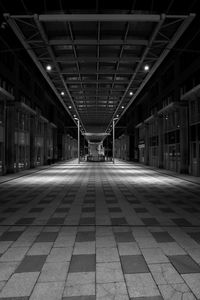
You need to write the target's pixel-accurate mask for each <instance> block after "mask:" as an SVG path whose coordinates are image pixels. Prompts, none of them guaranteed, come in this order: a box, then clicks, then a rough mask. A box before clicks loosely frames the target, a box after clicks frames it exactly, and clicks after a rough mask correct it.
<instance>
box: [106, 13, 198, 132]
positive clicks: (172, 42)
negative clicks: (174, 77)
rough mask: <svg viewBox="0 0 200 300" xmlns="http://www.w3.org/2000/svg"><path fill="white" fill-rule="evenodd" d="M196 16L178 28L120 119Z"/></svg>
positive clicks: (193, 15) (191, 16)
mask: <svg viewBox="0 0 200 300" xmlns="http://www.w3.org/2000/svg"><path fill="white" fill-rule="evenodd" d="M195 16H196V15H195V14H193V13H191V14H189V16H187V18H185V19H184V21H183V23H182V25H181V26H180V27H179V28H178V30H177V31H176V33H175V34H174V36H173V38H172V39H171V40H170V41H169V44H168V45H167V48H165V50H164V51H163V53H162V54H161V56H160V57H159V59H158V61H157V62H156V63H155V64H154V66H153V68H152V69H151V70H150V72H149V73H148V75H147V76H146V78H145V79H144V81H143V82H142V84H141V85H140V87H139V88H138V89H137V91H136V93H135V94H134V96H133V97H132V98H131V100H130V102H129V103H128V105H127V106H126V107H125V109H124V110H123V111H122V113H121V115H120V117H122V116H123V115H124V113H125V112H126V111H127V109H128V108H129V107H130V105H131V104H132V103H133V102H134V100H135V99H136V97H137V96H138V95H139V93H140V92H141V91H142V89H143V88H144V86H145V85H146V83H147V82H148V81H149V79H150V78H151V77H152V75H153V74H154V73H155V71H156V70H157V69H158V67H159V66H160V65H161V63H162V62H163V60H164V59H165V57H166V56H167V55H168V53H169V52H170V51H171V49H172V48H173V47H174V45H175V44H176V42H177V41H178V40H179V39H180V37H181V36H182V34H183V33H184V32H185V30H186V29H187V28H188V26H189V25H190V23H191V22H192V21H193V19H194V18H195ZM118 121H119V119H118V120H117V121H116V123H117V122H118ZM107 129H108V127H107Z"/></svg>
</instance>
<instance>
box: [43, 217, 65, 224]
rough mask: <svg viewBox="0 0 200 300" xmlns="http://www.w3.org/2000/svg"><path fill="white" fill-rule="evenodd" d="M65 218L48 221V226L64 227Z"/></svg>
mask: <svg viewBox="0 0 200 300" xmlns="http://www.w3.org/2000/svg"><path fill="white" fill-rule="evenodd" d="M64 221H65V218H51V219H49V220H48V222H47V225H63V224H64Z"/></svg>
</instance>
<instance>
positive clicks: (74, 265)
mask: <svg viewBox="0 0 200 300" xmlns="http://www.w3.org/2000/svg"><path fill="white" fill-rule="evenodd" d="M95 267H96V261H95V255H94V254H86V255H73V256H72V259H71V262H70V267H69V272H70V273H75V272H95Z"/></svg>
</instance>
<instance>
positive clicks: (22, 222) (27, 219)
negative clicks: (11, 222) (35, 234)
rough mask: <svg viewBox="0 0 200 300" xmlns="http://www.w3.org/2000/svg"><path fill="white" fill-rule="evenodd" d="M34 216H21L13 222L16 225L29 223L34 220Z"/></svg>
mask: <svg viewBox="0 0 200 300" xmlns="http://www.w3.org/2000/svg"><path fill="white" fill-rule="evenodd" d="M34 220H35V218H22V219H20V220H18V221H17V222H15V224H16V225H30V224H32V223H33V222H34Z"/></svg>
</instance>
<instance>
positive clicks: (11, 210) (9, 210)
mask: <svg viewBox="0 0 200 300" xmlns="http://www.w3.org/2000/svg"><path fill="white" fill-rule="evenodd" d="M18 209H19V207H9V208H7V209H6V210H4V211H3V213H12V212H16V211H17V210H18Z"/></svg>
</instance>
